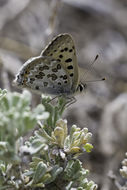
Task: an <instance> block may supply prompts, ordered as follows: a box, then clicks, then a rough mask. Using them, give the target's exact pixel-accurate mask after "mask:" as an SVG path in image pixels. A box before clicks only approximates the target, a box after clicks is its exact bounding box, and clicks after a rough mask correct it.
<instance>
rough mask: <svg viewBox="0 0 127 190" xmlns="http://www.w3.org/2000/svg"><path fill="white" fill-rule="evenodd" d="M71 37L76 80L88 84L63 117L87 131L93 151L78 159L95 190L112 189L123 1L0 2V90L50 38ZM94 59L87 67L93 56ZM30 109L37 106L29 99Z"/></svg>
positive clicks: (122, 119) (122, 125) (124, 63)
mask: <svg viewBox="0 0 127 190" xmlns="http://www.w3.org/2000/svg"><path fill="white" fill-rule="evenodd" d="M60 33H69V34H71V35H72V36H73V39H74V41H75V45H76V50H77V59H78V64H79V66H80V67H82V68H84V70H89V72H88V76H87V77H85V72H84V74H83V72H82V73H81V81H82V82H84V83H85V80H96V79H99V78H103V77H106V81H102V82H91V83H88V84H87V89H86V90H85V92H84V93H82V94H81V95H78V96H76V99H77V102H76V103H75V104H73V105H71V106H70V107H69V108H68V109H67V110H66V111H65V113H64V118H67V120H68V125H70V126H71V125H72V124H76V125H77V126H79V127H81V128H83V127H87V128H89V131H91V132H92V133H93V138H92V143H93V145H94V149H93V151H92V153H90V154H89V155H87V154H84V156H83V157H81V160H82V161H85V162H84V167H87V168H88V169H89V170H90V172H91V174H90V175H91V176H90V178H91V179H92V180H94V181H95V183H97V184H98V185H99V188H98V189H99V190H116V189H117V188H116V186H115V185H114V183H113V181H112V180H111V179H109V177H108V173H109V171H110V170H112V171H113V172H114V174H115V175H117V177H118V180H119V182H120V183H121V184H122V183H124V181H123V179H122V178H121V177H120V175H119V168H120V167H121V165H120V163H121V161H122V160H123V158H124V154H125V152H126V151H127V1H125V0H96V1H95V0H78V1H77V0H36V1H35V0H22V1H19V0H0V88H2V89H3V88H6V89H7V90H8V91H19V90H18V89H17V88H16V87H13V86H12V81H13V79H14V77H15V74H16V73H17V72H18V70H19V68H20V67H21V65H22V64H23V63H24V62H25V61H26V60H27V59H29V58H30V57H33V56H38V55H39V54H40V53H41V51H42V49H43V48H44V47H45V45H46V44H47V43H48V42H49V41H50V40H51V39H52V38H53V37H54V36H56V35H58V34H60ZM97 54H99V58H98V60H97V61H96V63H95V64H94V66H93V67H92V68H90V64H91V63H92V61H93V60H94V58H95V56H96V55H97ZM33 100H34V101H33V105H36V103H37V102H38V101H40V99H39V97H38V96H37V95H33Z"/></svg>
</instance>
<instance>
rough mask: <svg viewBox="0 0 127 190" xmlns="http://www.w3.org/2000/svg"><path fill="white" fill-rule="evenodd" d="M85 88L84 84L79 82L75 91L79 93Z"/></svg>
mask: <svg viewBox="0 0 127 190" xmlns="http://www.w3.org/2000/svg"><path fill="white" fill-rule="evenodd" d="M85 88H86V84H83V83H79V85H78V87H77V90H76V91H77V92H79V93H81V92H83V91H84V89H85Z"/></svg>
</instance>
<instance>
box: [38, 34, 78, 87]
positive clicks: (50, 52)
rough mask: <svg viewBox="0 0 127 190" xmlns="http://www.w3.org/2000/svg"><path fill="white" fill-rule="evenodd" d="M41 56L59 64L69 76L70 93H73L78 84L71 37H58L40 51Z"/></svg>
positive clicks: (64, 35) (74, 51)
mask: <svg viewBox="0 0 127 190" xmlns="http://www.w3.org/2000/svg"><path fill="white" fill-rule="evenodd" d="M41 55H42V56H48V57H51V58H52V59H54V60H57V61H59V62H60V64H61V66H62V68H63V69H64V70H65V72H66V73H67V74H68V76H69V80H70V83H71V89H72V91H75V90H76V88H77V86H78V83H79V71H78V65H77V59H76V50H75V45H74V42H73V39H72V37H71V36H70V35H69V34H60V35H58V36H57V37H56V38H54V40H53V41H52V42H50V43H49V44H48V46H47V47H46V48H45V49H44V50H43V51H42V53H41Z"/></svg>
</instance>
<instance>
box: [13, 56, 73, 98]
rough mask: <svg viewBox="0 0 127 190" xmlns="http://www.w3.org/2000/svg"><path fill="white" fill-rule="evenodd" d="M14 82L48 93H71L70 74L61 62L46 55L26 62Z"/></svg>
mask: <svg viewBox="0 0 127 190" xmlns="http://www.w3.org/2000/svg"><path fill="white" fill-rule="evenodd" d="M14 82H15V83H16V84H17V85H18V86H20V87H24V88H29V89H31V90H36V91H38V92H40V93H46V94H53V95H59V94H69V93H70V91H71V86H70V83H69V76H68V74H67V73H66V72H65V70H64V69H63V68H62V67H61V64H60V62H59V61H58V60H57V61H56V60H52V59H51V58H50V57H44V56H43V57H42V56H39V57H34V58H31V59H29V60H28V61H27V62H26V63H24V65H23V66H22V68H21V69H20V71H19V73H18V74H17V76H16V79H15V81H14Z"/></svg>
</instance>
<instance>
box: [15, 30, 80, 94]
mask: <svg viewBox="0 0 127 190" xmlns="http://www.w3.org/2000/svg"><path fill="white" fill-rule="evenodd" d="M15 83H16V84H17V85H18V86H21V87H24V88H28V89H32V90H35V91H37V92H39V93H45V94H50V95H58V96H59V95H62V96H65V97H72V96H74V94H75V93H76V92H78V91H80V92H81V91H82V90H83V88H84V85H82V84H81V83H80V82H79V70H78V65H77V60H76V51H75V46H74V42H73V40H72V37H71V36H70V35H69V34H61V35H58V36H57V37H56V38H55V39H54V40H53V41H52V42H50V43H49V44H48V46H47V47H46V48H45V49H44V50H43V51H42V53H41V55H40V56H38V57H34V58H31V59H29V60H28V61H27V62H26V63H24V65H23V66H22V68H21V69H20V71H19V73H18V74H17V76H16V79H15Z"/></svg>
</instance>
